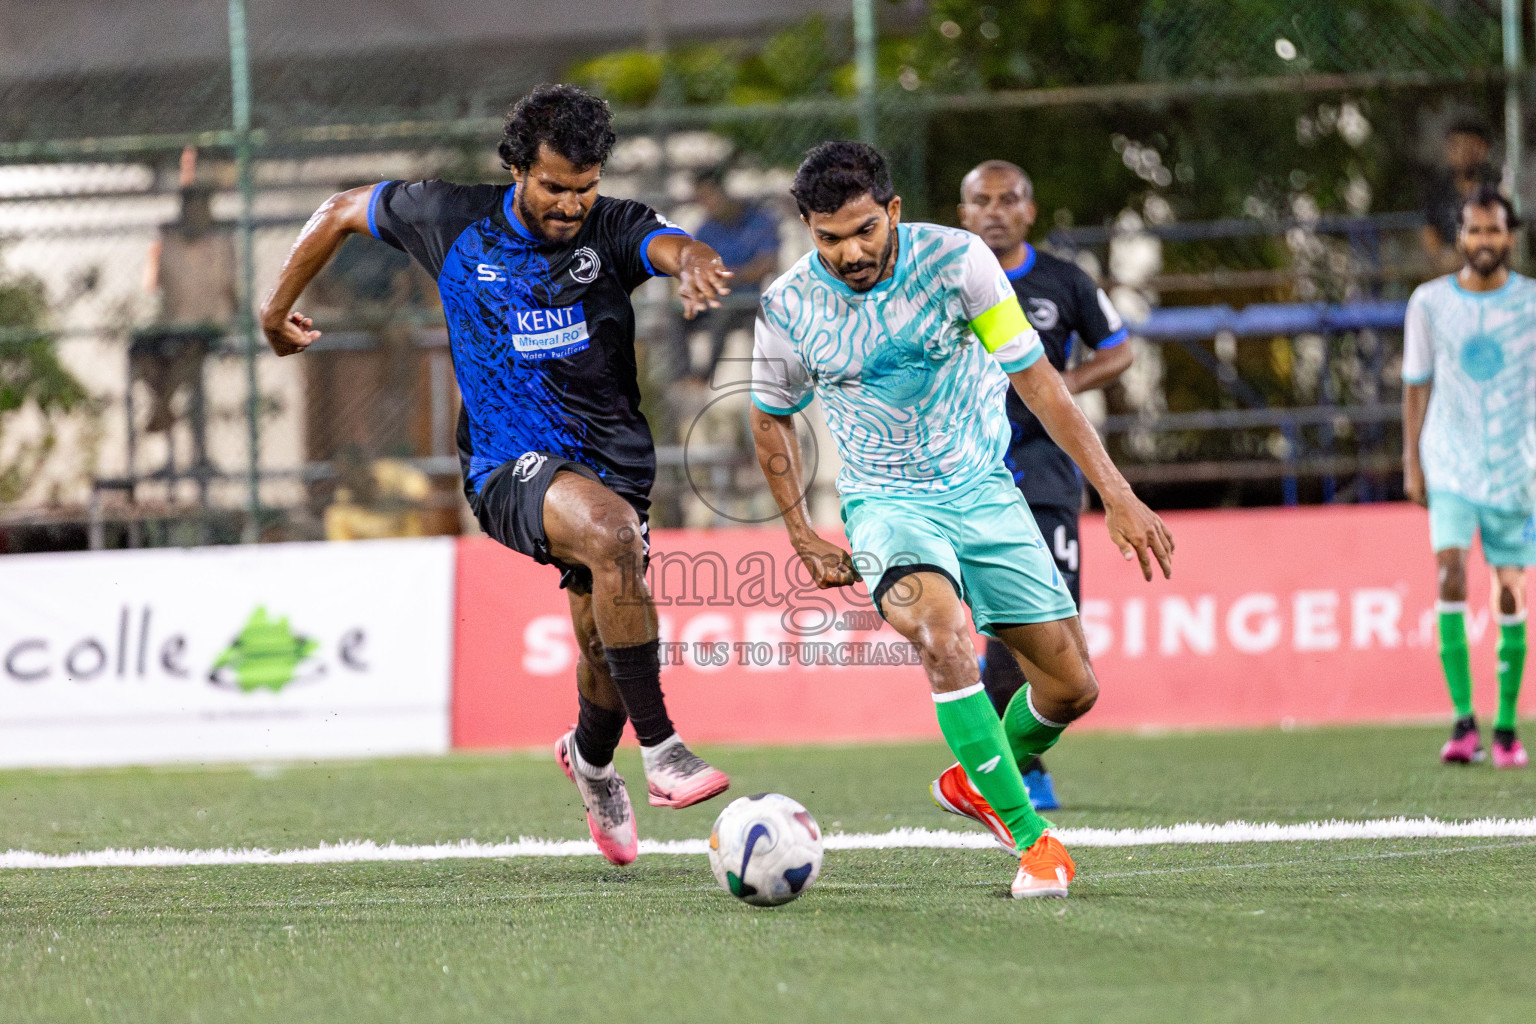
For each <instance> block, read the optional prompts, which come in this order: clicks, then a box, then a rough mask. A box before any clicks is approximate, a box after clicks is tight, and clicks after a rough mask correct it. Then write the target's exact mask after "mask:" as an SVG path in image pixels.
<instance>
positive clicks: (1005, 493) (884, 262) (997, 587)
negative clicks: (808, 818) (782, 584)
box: [752, 142, 1173, 897]
mask: <svg viewBox="0 0 1536 1024" xmlns="http://www.w3.org/2000/svg"><path fill="white" fill-rule="evenodd" d="M791 191H792V192H793V193H794V196H795V200H796V202H797V203H798V204H799V207H800V213H801V216H802V217H803V218H804V219H805V222H806V224H807V226H808V227H809V228H810V231H811V238H812V240H813V241H814V242H815V249H814V250H813V251H812V252H810V253H808V254H806V255H805V256H804V257H802V258H801V259H800V261H799V262H798V263H796V264H795V266H794V267H793V268H792V269H790V271H789V272H788V273H786V274H784V275H783V276H782V277H780V278H779V279H778V280H777V281H775V282H774V284H773V285H772V287H770V288H769V289H768V291H767V292H766V293H765V294H764V295H763V300H762V306H761V313H760V315H759V317H758V320H757V327H756V343H755V346H754V351H753V360H752V377H753V382H752V402H753V413H752V426H753V435H754V438H755V440H756V444H757V457H758V464H759V465H760V466H761V467H762V469H763V473H764V475H765V476H766V477H767V479H768V486H769V489H770V490H771V491H772V493H773V496H774V499H775V501H776V502H777V504H778V506H779V508H780V510H781V511H782V513H783V516H784V523H785V526H786V527H787V528H788V530H789V535H790V540H791V542H792V543H793V545H794V547H795V550H796V552H797V553H798V554H799V555H800V557H801V559H802V560H803V561H804V563H805V564H806V567H807V568H808V569H809V571H810V572H811V574H812V576H813V577H814V578H815V580H816V583H817V585H818V586H821V587H835V586H848V585H850V584H852V583H853V582H854V581H855V580H856V579H858V578H860V577H862V578H863V579H864V580H865V581H866V582H867V583H869V586H870V596H871V598H872V600H873V602H874V604H875V606H876V608H878V609H879V611H880V613H881V614H882V615H883V616H884V617H885V619H886V621H888V622H890V623H891V625H892V626H894V627H895V628H896V631H897V632H899V633H900V634H901V635H902V636H904V637H906V638H907V639H908V640H909V641H911V642H912V643H913V644H915V645H916V646H917V647H918V649H919V651H920V652H921V655H922V660H923V667H924V669H925V670H926V672H927V675H928V682H929V686H930V688H931V690H932V695H933V701H934V708H935V711H936V714H937V716H938V720H939V728H940V730H941V731H942V732H943V734H944V739H945V741H946V742H947V743H948V744H949V747H950V750H951V751H953V753H954V754H955V756H956V758H957V759H958V761H959V763H958V764H955V765H953V766H951V767H950V768H948V769H946V770H945V771H944V772H943V773H942V774H941V775H940V776H939V778H938V779H936V780H935V781H934V783H933V785H932V787H931V790H930V791H931V792H932V794H933V798H934V801H935V802H936V803H937V804H938V805H939V806H940V807H941V808H943V809H944V810H947V811H951V812H953V813H955V814H961V815H964V816H966V817H969V818H973V819H975V820H976V821H979V822H981V823H982V824H983V825H985V826H986V827H987V828H988V829H989V830H990V831H991V832H992V834H993V835H994V836H995V837H996V838H997V840H998V841H999V842H1000V843H1001V844H1002V845H1003V846H1004V847H1005V848H1007V849H1008V850H1010V851H1013V852H1016V853H1017V854H1018V855H1019V869H1018V873H1017V874H1016V875H1015V876H1014V881H1013V886H1012V892H1013V895H1014V896H1015V897H1031V896H1065V895H1066V894H1067V887H1068V884H1069V883H1070V882H1071V880H1072V875H1073V873H1074V871H1075V868H1074V866H1073V864H1072V858H1071V857H1070V856H1069V855H1068V854H1067V851H1066V850H1065V849H1064V848H1063V847H1062V845H1061V842H1060V841H1059V840H1057V839H1056V838H1055V837H1054V836H1052V835H1051V834H1050V833H1049V832H1048V831H1047V830H1048V829H1049V822H1047V821H1045V819H1043V818H1041V817H1040V816H1039V815H1038V814H1037V813H1036V812H1035V810H1034V809H1033V808H1032V807H1031V806H1030V803H1029V795H1028V793H1027V792H1026V791H1025V789H1024V782H1023V779H1022V778H1021V777H1020V774H1019V769H1018V766H1019V765H1020V764H1021V763H1027V762H1028V761H1029V759H1031V758H1033V757H1037V756H1039V755H1040V754H1041V753H1042V752H1043V751H1044V750H1046V749H1047V748H1048V747H1050V746H1051V744H1053V743H1054V742H1055V741H1056V739H1057V738H1058V737H1059V736H1060V735H1061V733H1062V731H1063V730H1064V729H1065V728H1066V726H1067V724H1068V723H1070V722H1072V721H1074V720H1076V719H1077V718H1079V717H1081V716H1082V715H1084V714H1086V713H1087V711H1088V710H1089V709H1090V708H1091V707H1092V706H1093V703H1094V701H1095V699H1097V696H1098V683H1097V681H1096V680H1095V678H1094V675H1093V669H1092V668H1091V666H1090V665H1089V663H1088V653H1087V646H1086V644H1085V642H1084V640H1083V632H1082V628H1081V627H1080V625H1079V624H1078V620H1077V609H1076V608H1075V607H1074V605H1073V603H1072V596H1071V595H1070V594H1069V593H1068V592H1067V588H1066V584H1065V583H1064V582H1063V580H1062V578H1061V574H1060V573H1059V572H1058V571H1057V570H1056V566H1055V563H1054V562H1053V561H1052V560H1051V557H1050V555H1049V554H1048V553H1047V551H1046V547H1045V542H1044V541H1043V540H1042V538H1041V536H1040V531H1039V530H1038V529H1037V528H1036V527H1035V522H1034V520H1033V519H1032V518H1031V517H1030V514H1029V507H1028V506H1027V505H1026V504H1025V502H1024V499H1023V497H1022V496H1021V495H1020V494H1019V492H1018V490H1017V488H1015V486H1014V484H1013V479H1012V477H1011V476H1010V475H1009V473H1008V469H1007V467H1006V466H1005V465H1004V464H1003V456H1004V454H1005V453H1006V451H1007V448H1008V421H1007V417H1006V415H1005V413H1004V409H1003V392H1004V391H1005V390H1006V389H1007V388H1008V387H1009V385H1010V383H1011V384H1012V386H1013V387H1014V388H1015V389H1017V390H1018V391H1019V393H1020V395H1021V396H1022V397H1023V399H1024V401H1025V403H1026V404H1027V405H1028V406H1029V407H1030V408H1031V409H1033V410H1034V411H1035V412H1036V414H1037V415H1039V417H1040V419H1041V421H1042V422H1043V423H1044V424H1045V425H1046V427H1047V429H1049V430H1050V432H1051V435H1052V436H1053V437H1055V438H1057V439H1058V440H1059V441H1060V442H1061V443H1062V444H1063V446H1065V447H1066V449H1067V451H1068V452H1070V453H1071V454H1072V455H1073V456H1075V457H1076V459H1077V462H1078V464H1079V465H1081V466H1082V467H1083V471H1084V473H1085V474H1087V476H1088V478H1089V479H1090V480H1091V481H1093V483H1094V485H1095V486H1096V487H1098V488H1099V493H1100V494H1102V495H1103V496H1104V504H1105V509H1106V510H1107V513H1108V516H1107V519H1108V527H1109V532H1110V536H1111V537H1112V538H1113V539H1114V540H1115V542H1116V543H1117V544H1118V545H1119V547H1120V549H1121V551H1122V552H1123V553H1124V554H1125V557H1126V558H1127V559H1130V558H1139V559H1140V561H1141V565H1142V570H1143V572H1144V573H1145V575H1146V577H1147V579H1148V580H1150V579H1151V578H1152V566H1153V562H1154V561H1156V562H1157V563H1158V564H1159V565H1160V566H1161V568H1162V570H1163V573H1164V575H1167V574H1169V573H1171V572H1172V563H1171V561H1170V560H1171V557H1172V551H1173V541H1172V538H1171V537H1169V535H1168V532H1167V529H1166V528H1165V527H1164V526H1163V523H1162V521H1161V520H1160V519H1158V517H1157V516H1156V515H1154V514H1153V513H1152V512H1151V511H1150V510H1149V509H1148V508H1147V507H1146V506H1145V505H1143V504H1142V503H1141V502H1140V501H1139V500H1137V498H1136V496H1135V495H1134V494H1132V493H1131V489H1130V486H1129V485H1128V484H1126V482H1125V479H1124V478H1123V477H1121V476H1120V474H1119V472H1117V471H1116V469H1115V467H1114V465H1113V464H1112V463H1111V462H1110V461H1109V457H1108V456H1107V455H1106V454H1105V452H1104V447H1103V445H1101V444H1100V443H1099V438H1098V435H1097V434H1096V433H1095V432H1094V430H1093V427H1092V426H1091V425H1090V424H1089V423H1088V421H1087V420H1086V419H1084V417H1083V414H1082V413H1081V412H1080V411H1079V410H1078V408H1077V406H1076V405H1075V404H1073V402H1072V398H1071V396H1070V395H1069V394H1068V393H1067V390H1066V388H1065V387H1064V386H1063V385H1062V382H1061V377H1060V375H1059V374H1058V373H1057V372H1056V370H1055V369H1054V368H1052V366H1051V364H1050V362H1049V361H1048V360H1046V359H1043V358H1041V357H1042V356H1043V355H1044V350H1043V349H1042V347H1041V345H1040V338H1039V335H1038V334H1037V333H1036V332H1035V330H1034V329H1033V328H1032V327H1030V325H1029V322H1028V321H1027V320H1026V319H1025V316H1024V313H1023V310H1022V309H1021V308H1020V307H1019V301H1018V298H1017V297H1016V296H1015V295H1014V292H1013V288H1012V287H1011V285H1010V284H1009V282H1008V279H1007V278H1006V277H1005V276H1004V274H1003V270H1002V267H1000V266H999V265H998V262H997V258H996V257H995V256H993V255H992V253H991V251H990V250H989V249H988V248H987V246H986V244H985V243H984V242H982V241H981V239H979V238H977V237H976V236H975V235H973V234H970V233H969V232H966V231H960V230H957V229H955V228H946V227H940V226H938V225H936V224H902V223H900V221H901V199H900V198H899V197H898V196H896V195H895V192H894V189H893V188H892V187H891V178H890V172H889V170H888V168H887V166H886V163H885V160H884V158H882V157H881V156H880V154H879V153H878V152H877V151H875V149H874V148H873V147H870V146H867V145H864V144H863V143H857V142H829V143H825V144H823V145H821V146H818V147H816V148H815V149H813V150H812V151H811V152H810V153H809V154H808V155H807V156H806V158H805V161H804V162H803V163H802V164H801V165H800V169H799V171H798V172H797V173H796V175H795V181H794V186H793V188H792V190H791ZM813 396H814V397H815V398H818V399H820V400H821V405H822V411H823V412H824V413H825V415H826V418H827V425H828V427H829V428H830V430H831V433H832V436H833V437H834V438H835V439H836V441H837V446H838V452H839V453H840V454H841V455H842V458H843V469H842V471H841V472H840V473H839V475H838V479H837V489H838V493H839V495H840V497H841V498H842V514H843V521H844V522H845V523H846V524H847V527H848V538H849V543H850V546H851V547H852V549H853V552H854V554H852V555H850V554H849V553H848V552H847V551H844V550H843V549H842V548H840V547H838V546H837V545H835V544H832V543H830V542H828V541H826V540H823V539H822V538H821V537H819V536H818V535H817V534H816V531H815V530H814V529H812V527H811V525H810V523H809V521H808V520H807V518H806V512H805V506H804V503H803V498H804V495H805V483H804V479H803V474H802V472H801V469H800V462H799V459H800V448H799V444H798V439H797V436H796V428H795V421H794V417H795V415H796V414H798V413H799V412H800V411H801V410H803V409H804V408H805V407H806V405H807V404H809V402H810V401H811V398H812V397H813ZM967 606H969V608H970V612H971V617H972V619H973V620H974V622H975V626H976V628H977V629H978V630H980V631H981V632H982V633H984V634H986V635H988V636H992V637H996V638H997V639H999V640H1001V641H1002V642H1003V643H1004V644H1005V645H1006V646H1007V647H1008V648H1009V649H1010V651H1012V652H1015V653H1017V654H1018V655H1019V656H1020V657H1022V658H1025V659H1027V660H1028V661H1029V663H1030V664H1031V665H1032V666H1034V667H1033V668H1032V669H1031V671H1030V680H1029V684H1028V685H1027V686H1025V687H1024V688H1023V689H1022V690H1020V691H1019V693H1018V694H1017V695H1015V697H1014V699H1013V700H1012V701H1011V702H1010V703H1009V705H1008V709H1007V712H1006V713H1005V714H1004V716H1003V720H1002V722H999V721H998V717H997V713H996V712H995V711H994V710H993V708H992V704H991V702H990V701H989V700H988V698H987V695H986V692H985V691H984V689H983V687H982V684H981V682H980V678H979V675H980V673H979V671H978V668H977V663H976V651H975V648H974V647H973V645H972V643H971V631H970V624H969V623H967V621H966V608H967Z"/></svg>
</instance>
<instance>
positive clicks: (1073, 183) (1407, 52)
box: [573, 0, 1498, 264]
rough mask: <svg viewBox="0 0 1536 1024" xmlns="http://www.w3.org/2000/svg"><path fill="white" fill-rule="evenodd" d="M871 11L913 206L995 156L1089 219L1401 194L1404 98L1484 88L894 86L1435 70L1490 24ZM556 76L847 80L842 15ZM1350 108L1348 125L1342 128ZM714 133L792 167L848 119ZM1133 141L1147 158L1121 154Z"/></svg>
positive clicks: (699, 90) (761, 101)
mask: <svg viewBox="0 0 1536 1024" xmlns="http://www.w3.org/2000/svg"><path fill="white" fill-rule="evenodd" d="M882 17H883V18H884V19H885V27H884V32H883V34H882V37H881V42H880V47H879V54H878V71H879V77H880V93H881V97H882V100H881V103H882V107H883V110H884V111H885V113H884V116H883V117H882V122H881V138H880V141H881V144H882V147H883V148H884V149H885V150H886V151H887V152H888V154H889V155H891V157H892V158H893V162H894V163H895V165H896V166H897V167H898V169H899V173H898V177H899V178H903V182H902V184H903V188H904V190H905V191H906V192H907V198H908V200H909V203H911V206H912V208H913V210H914V211H915V212H922V213H925V214H927V215H929V216H938V217H940V218H948V217H950V216H952V214H951V213H950V212H949V211H951V210H952V209H953V203H954V201H955V189H956V187H957V182H958V181H959V178H960V176H961V175H962V174H964V172H965V171H966V170H967V169H968V168H970V167H971V166H973V165H974V164H976V163H977V162H979V161H980V160H983V159H986V158H988V157H1003V158H1005V159H1011V160H1014V161H1016V162H1018V163H1020V164H1021V165H1023V166H1025V167H1026V168H1027V169H1029V170H1030V171H1031V173H1032V174H1033V175H1034V177H1035V179H1036V185H1037V191H1038V195H1039V198H1040V202H1041V207H1042V225H1044V226H1047V227H1048V226H1049V225H1051V224H1052V223H1085V222H1101V221H1103V220H1104V219H1106V218H1109V217H1112V216H1114V215H1115V214H1116V213H1118V212H1119V211H1120V210H1122V209H1125V208H1126V207H1128V206H1129V207H1137V206H1139V205H1140V204H1141V202H1142V201H1143V200H1144V199H1145V198H1146V197H1147V196H1148V195H1149V194H1151V193H1154V192H1155V193H1157V194H1158V195H1160V196H1161V197H1162V198H1164V199H1166V200H1167V202H1168V204H1169V208H1170V209H1171V210H1172V212H1173V213H1174V214H1175V215H1176V216H1177V217H1179V218H1180V219H1213V218H1219V217H1238V216H1261V215H1264V214H1266V213H1267V214H1270V215H1273V216H1276V217H1279V218H1281V219H1284V218H1286V217H1289V216H1290V213H1291V210H1290V207H1291V205H1292V203H1293V202H1294V200H1295V198H1296V197H1297V196H1298V195H1301V194H1305V195H1306V196H1307V197H1309V199H1310V201H1311V202H1313V203H1315V204H1316V206H1317V207H1318V208H1320V209H1321V210H1322V211H1323V212H1331V213H1345V212H1350V211H1351V210H1357V211H1358V210H1360V209H1362V208H1364V207H1363V205H1362V203H1361V197H1363V196H1369V197H1370V199H1369V203H1368V206H1369V208H1370V209H1372V210H1383V209H1392V210H1402V209H1411V208H1413V207H1414V206H1415V205H1416V203H1417V198H1418V182H1417V180H1416V176H1415V175H1416V170H1417V169H1416V168H1415V166H1414V164H1413V160H1412V154H1413V153H1414V151H1415V149H1416V144H1415V143H1416V138H1415V133H1416V131H1417V124H1416V120H1415V109H1416V107H1417V105H1418V104H1420V103H1422V102H1440V101H1443V100H1444V99H1445V98H1446V97H1447V95H1452V96H1454V98H1456V99H1458V100H1460V101H1461V102H1463V103H1464V104H1465V105H1466V106H1468V107H1471V108H1473V109H1479V108H1484V107H1489V106H1490V96H1489V95H1487V94H1485V93H1483V92H1482V91H1480V90H1479V89H1478V88H1477V87H1473V86H1468V87H1462V88H1459V89H1457V90H1455V92H1454V93H1448V91H1447V90H1446V89H1444V88H1441V89H1439V90H1438V91H1436V92H1435V93H1433V94H1431V93H1428V92H1424V93H1411V92H1405V91H1402V90H1398V91H1394V92H1390V93H1388V92H1380V93H1371V92H1367V91H1362V92H1360V93H1358V94H1356V95H1354V96H1351V97H1340V96H1313V95H1301V94H1292V93H1271V94H1268V95H1264V96H1252V97H1242V98H1227V99H1218V98H1208V99H1198V100H1177V101H1166V102H1159V103H1152V102H1148V103H1139V104H1132V103H1119V104H1099V105H1087V104H1084V105H1077V106H1071V107H1059V108H1037V109H1030V110H1016V109H1006V108H1003V109H997V110H983V111H970V112H966V113H957V114H944V115H929V116H923V115H921V114H919V113H918V112H916V111H915V110H914V109H913V105H912V104H911V102H910V100H911V99H912V98H915V97H919V96H921V95H923V94H933V93H940V94H945V93H977V92H985V91H992V90H1002V89H1039V88H1053V87H1070V86H1093V85H1108V84H1123V83H1129V82H1136V81H1168V80H1181V81H1182V80H1190V79H1201V80H1203V79H1216V78H1232V77H1273V76H1283V75H1286V74H1302V73H1309V72H1330V73H1334V72H1362V71H1388V72H1401V71H1427V72H1430V73H1433V74H1439V75H1449V74H1453V73H1455V72H1457V71H1458V70H1466V69H1470V68H1478V67H1486V66H1489V65H1490V64H1493V63H1496V62H1497V60H1498V25H1497V19H1496V18H1494V17H1492V16H1491V15H1490V14H1489V12H1488V10H1487V9H1486V7H1485V5H1483V4H1481V3H1479V2H1478V0H1144V2H1142V3H1130V2H1126V0H931V2H930V3H929V4H928V5H927V7H926V9H925V10H924V13H923V15H922V16H921V18H919V19H917V20H915V21H907V22H903V21H901V20H900V17H899V16H898V15H896V14H895V13H894V12H893V11H891V10H890V9H886V8H883V9H882ZM1282 40H1284V42H1285V43H1286V44H1287V45H1281V41H1282ZM573 76H574V77H575V78H576V79H577V80H579V81H582V82H585V83H586V84H588V85H591V86H593V87H594V88H596V89H598V90H599V91H601V92H602V93H604V94H605V95H607V96H608V97H609V98H610V99H612V100H613V101H615V102H616V103H618V104H620V105H629V106H633V105H645V104H651V103H661V104H664V105H671V104H680V105H687V104H727V105H740V104H757V105H773V104H790V103H793V102H794V101H797V100H802V99H826V98H836V97H851V95H852V83H853V71H852V44H851V39H850V37H849V26H848V25H847V24H845V23H833V22H828V21H826V20H824V19H821V18H814V19H811V20H808V21H806V22H804V23H802V24H800V25H797V26H794V27H792V28H790V29H786V30H784V31H782V32H780V33H778V34H777V35H774V36H772V37H771V38H769V39H768V40H766V41H762V42H755V43H754V42H749V41H747V40H733V41H725V42H715V43H711V44H708V45H694V46H688V47H682V48H679V49H676V50H674V51H671V52H669V53H667V54H649V53H645V52H643V51H634V50H631V51H622V52H619V53H614V54H609V55H606V56H604V57H600V58H597V59H596V60H592V61H588V62H587V63H585V64H583V65H581V66H579V67H577V68H576V69H574V70H573ZM1346 104H1347V105H1348V106H1349V107H1351V108H1352V110H1353V111H1354V112H1355V113H1357V114H1359V115H1360V116H1361V117H1362V118H1363V121H1364V123H1365V125H1366V131H1365V132H1364V133H1363V134H1362V133H1359V132H1356V133H1353V134H1352V133H1350V132H1346V131H1343V130H1341V128H1340V124H1341V122H1340V112H1341V110H1343V108H1344V107H1345V105H1346ZM1490 109H1491V108H1490ZM1346 123H1347V122H1346ZM719 130H720V131H721V132H722V133H723V134H725V135H727V136H729V137H730V138H731V139H732V140H733V141H734V142H735V143H736V144H737V146H738V147H739V148H740V149H741V150H743V151H744V152H745V153H747V154H749V155H751V156H753V157H755V158H756V159H758V160H760V161H762V162H764V163H771V164H792V163H793V162H794V161H795V160H796V159H797V158H798V156H799V154H801V153H803V152H804V150H805V149H806V148H807V147H809V146H810V145H813V144H814V143H815V142H817V141H820V140H821V139H825V138H829V137H833V136H837V135H844V136H846V135H849V134H851V133H852V132H853V131H854V130H855V122H854V119H853V108H852V107H851V105H850V107H849V108H848V111H847V114H846V115H845V116H838V115H829V114H822V115H819V116H806V115H804V114H799V113H794V112H792V111H789V110H786V111H785V112H784V113H783V114H782V115H781V116H778V117H771V118H762V119H758V120H755V121H753V122H751V123H744V122H741V121H731V122H729V123H722V124H721V126H720V128H719ZM1149 152H1155V153H1156V154H1157V158H1158V160H1159V162H1160V164H1161V166H1162V168H1163V173H1162V174H1161V175H1155V174H1148V173H1142V172H1139V171H1138V170H1137V168H1136V167H1135V166H1133V160H1132V157H1134V156H1136V155H1137V154H1142V155H1143V156H1144V155H1145V154H1147V153H1149ZM904 168H917V169H918V172H917V174H916V175H914V173H912V172H910V171H903V170H901V169H904ZM1144 170H1145V168H1143V171H1144ZM1164 179H1165V180H1164ZM1362 183H1363V185H1364V186H1365V187H1364V189H1362V188H1361V184H1362ZM1346 197H1348V198H1346ZM1278 258H1281V256H1278V255H1273V254H1271V255H1265V254H1259V255H1258V256H1257V257H1256V259H1257V261H1258V262H1260V263H1264V264H1268V263H1270V262H1272V260H1273V259H1278Z"/></svg>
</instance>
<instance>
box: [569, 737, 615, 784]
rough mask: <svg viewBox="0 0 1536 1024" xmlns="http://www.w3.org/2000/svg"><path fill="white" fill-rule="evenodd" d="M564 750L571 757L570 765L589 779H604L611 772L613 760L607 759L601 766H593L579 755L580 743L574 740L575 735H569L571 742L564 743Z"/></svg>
mask: <svg viewBox="0 0 1536 1024" xmlns="http://www.w3.org/2000/svg"><path fill="white" fill-rule="evenodd" d="M565 751H566V753H567V754H569V755H570V757H571V767H572V768H574V769H575V770H576V772H577V774H579V775H582V776H585V777H586V778H589V779H606V778H607V777H608V776H610V775H612V774H613V762H612V761H609V762H608V763H607V764H605V765H603V766H602V767H601V768H595V767H593V766H592V765H590V764H588V763H587V759H586V758H584V757H582V756H581V745H580V744H578V743H577V742H576V737H575V736H574V735H572V736H571V742H569V743H567V744H566V745H565Z"/></svg>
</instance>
